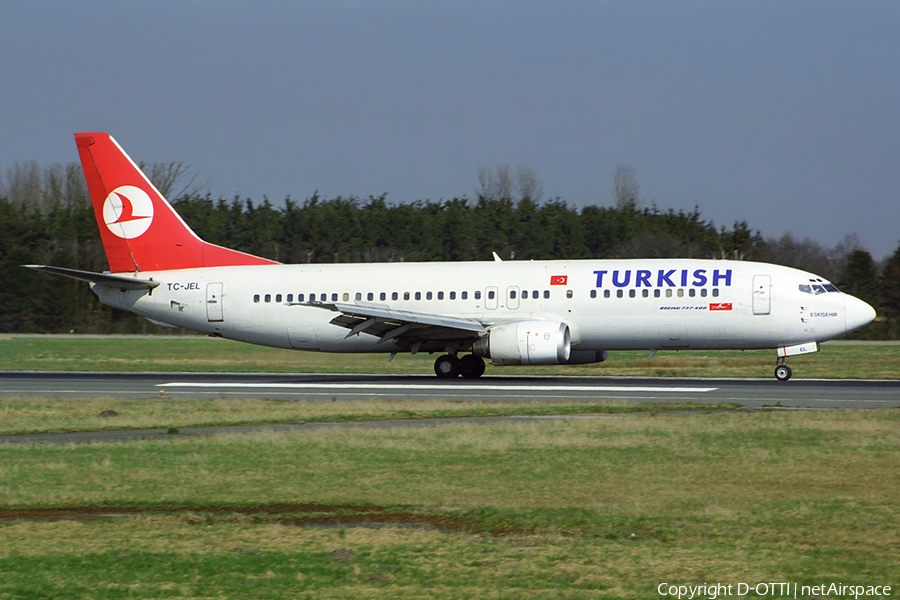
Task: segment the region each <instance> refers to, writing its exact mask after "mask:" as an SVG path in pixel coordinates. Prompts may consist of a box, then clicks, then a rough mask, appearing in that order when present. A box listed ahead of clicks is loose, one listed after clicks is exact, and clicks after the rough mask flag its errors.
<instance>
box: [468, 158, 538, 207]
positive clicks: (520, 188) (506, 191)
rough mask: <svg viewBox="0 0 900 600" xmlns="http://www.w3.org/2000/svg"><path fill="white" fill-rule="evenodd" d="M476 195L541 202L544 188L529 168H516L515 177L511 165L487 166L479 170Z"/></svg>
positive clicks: (497, 198) (496, 198)
mask: <svg viewBox="0 0 900 600" xmlns="http://www.w3.org/2000/svg"><path fill="white" fill-rule="evenodd" d="M475 193H476V194H478V195H479V196H481V197H483V198H492V199H495V200H513V199H514V198H515V195H516V194H518V199H519V200H524V199H526V198H527V199H529V200H531V201H532V202H540V200H541V197H542V196H543V195H544V188H543V186H541V182H540V180H539V179H538V177H537V175H536V174H535V172H534V171H533V170H531V169H530V168H529V167H523V166H519V167H516V172H515V175H513V172H512V169H510V168H509V165H494V166H492V167H491V166H485V167H480V168H479V169H478V187H477V188H476V189H475Z"/></svg>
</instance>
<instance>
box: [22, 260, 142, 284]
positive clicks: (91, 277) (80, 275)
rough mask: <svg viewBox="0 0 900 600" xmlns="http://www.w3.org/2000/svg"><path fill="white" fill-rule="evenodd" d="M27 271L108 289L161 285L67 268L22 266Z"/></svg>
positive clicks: (121, 276) (122, 276) (132, 278)
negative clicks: (50, 274) (66, 278)
mask: <svg viewBox="0 0 900 600" xmlns="http://www.w3.org/2000/svg"><path fill="white" fill-rule="evenodd" d="M22 266H23V267H25V268H27V269H34V270H35V271H44V272H46V273H53V274H54V275H62V276H64V277H71V278H72V279H79V280H81V281H88V282H90V283H96V284H99V285H105V286H107V287H111V288H116V289H120V290H152V289H153V288H155V287H156V286H158V285H159V282H158V281H153V280H151V279H138V278H136V277H126V276H124V275H110V274H109V273H94V272H93V271H79V270H78V269H66V268H65V267H50V266H47V265H22Z"/></svg>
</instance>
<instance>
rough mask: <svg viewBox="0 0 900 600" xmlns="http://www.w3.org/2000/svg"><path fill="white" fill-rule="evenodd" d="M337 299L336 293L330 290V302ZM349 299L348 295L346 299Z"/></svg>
mask: <svg viewBox="0 0 900 600" xmlns="http://www.w3.org/2000/svg"><path fill="white" fill-rule="evenodd" d="M344 295H345V296H347V294H344ZM337 299H338V295H337V293H335V292H332V293H331V301H332V302H337ZM349 299H350V297H349V296H347V300H349Z"/></svg>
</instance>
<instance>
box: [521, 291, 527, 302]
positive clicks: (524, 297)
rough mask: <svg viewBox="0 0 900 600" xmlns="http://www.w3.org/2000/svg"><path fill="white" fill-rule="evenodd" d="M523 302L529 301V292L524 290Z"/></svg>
mask: <svg viewBox="0 0 900 600" xmlns="http://www.w3.org/2000/svg"><path fill="white" fill-rule="evenodd" d="M522 300H528V290H522Z"/></svg>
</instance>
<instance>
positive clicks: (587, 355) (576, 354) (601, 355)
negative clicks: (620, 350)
mask: <svg viewBox="0 0 900 600" xmlns="http://www.w3.org/2000/svg"><path fill="white" fill-rule="evenodd" d="M608 356H609V351H607V350H572V353H571V354H570V355H569V360H567V361H566V364H567V365H592V364H595V363H602V362H603V361H604V360H606V359H607V357H608Z"/></svg>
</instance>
